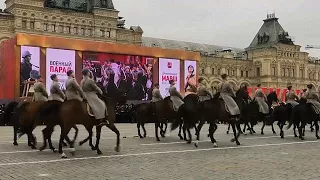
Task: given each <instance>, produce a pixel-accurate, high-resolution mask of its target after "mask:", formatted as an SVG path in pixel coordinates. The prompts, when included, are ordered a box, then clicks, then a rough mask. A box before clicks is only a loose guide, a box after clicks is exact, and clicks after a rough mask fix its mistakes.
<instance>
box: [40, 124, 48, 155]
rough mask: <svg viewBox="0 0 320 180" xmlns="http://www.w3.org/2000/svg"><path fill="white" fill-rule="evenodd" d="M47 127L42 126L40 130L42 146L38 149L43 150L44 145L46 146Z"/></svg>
mask: <svg viewBox="0 0 320 180" xmlns="http://www.w3.org/2000/svg"><path fill="white" fill-rule="evenodd" d="M47 131H48V127H46V128H44V129H43V130H42V135H43V145H42V147H41V148H40V149H39V150H40V151H43V150H44V149H45V148H46V147H47V139H48V133H47Z"/></svg>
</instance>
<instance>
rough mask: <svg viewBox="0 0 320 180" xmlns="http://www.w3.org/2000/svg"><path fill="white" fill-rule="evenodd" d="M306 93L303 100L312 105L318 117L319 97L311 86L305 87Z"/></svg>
mask: <svg viewBox="0 0 320 180" xmlns="http://www.w3.org/2000/svg"><path fill="white" fill-rule="evenodd" d="M307 88H308V90H307V92H306V93H305V98H306V99H307V103H310V104H312V105H313V107H314V110H315V112H316V113H317V114H318V115H319V114H320V103H319V96H318V94H317V92H316V91H315V89H314V88H313V85H312V84H308V85H307Z"/></svg>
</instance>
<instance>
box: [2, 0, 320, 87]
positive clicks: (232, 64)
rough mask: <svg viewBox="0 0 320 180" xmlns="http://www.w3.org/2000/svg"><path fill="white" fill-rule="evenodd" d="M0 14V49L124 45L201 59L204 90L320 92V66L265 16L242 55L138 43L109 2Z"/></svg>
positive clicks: (22, 5) (36, 1)
mask: <svg viewBox="0 0 320 180" xmlns="http://www.w3.org/2000/svg"><path fill="white" fill-rule="evenodd" d="M5 3H6V9H5V10H1V12H0V43H1V41H5V40H7V39H10V38H12V37H14V36H15V35H16V34H17V33H28V34H39V35H46V36H57V37H63V38H72V39H85V40H90V41H102V42H111V43H126V44H134V45H142V46H149V47H160V48H167V49H183V50H187V51H196V52H200V54H201V61H200V64H199V69H198V70H199V72H200V76H201V77H203V78H204V79H205V81H206V84H207V86H208V87H209V88H212V89H214V87H217V85H218V84H219V83H220V82H221V78H220V75H221V74H224V73H226V74H228V75H229V81H230V83H231V84H232V85H233V86H234V88H235V89H237V88H239V87H240V86H241V85H245V84H246V85H249V86H256V85H257V84H262V86H264V87H272V88H274V87H277V88H285V87H286V86H287V84H288V83H291V84H292V85H293V87H294V88H296V89H302V88H305V87H306V85H307V84H310V83H311V84H313V85H314V86H315V87H316V88H317V89H319V87H320V83H319V80H320V64H319V65H318V62H319V61H318V60H317V59H314V58H310V57H309V56H308V53H307V52H303V51H301V46H299V45H295V44H294V42H293V41H292V39H291V38H290V36H289V34H288V33H287V32H286V31H285V30H284V29H283V28H282V26H281V25H280V24H279V22H278V18H276V17H275V15H274V14H270V15H268V16H267V19H265V20H264V23H263V25H262V27H261V28H260V30H259V32H258V33H257V34H256V35H255V37H254V39H253V40H252V42H251V43H250V45H249V47H248V48H246V49H239V48H232V47H222V46H217V45H208V44H199V43H192V42H183V41H174V40H166V39H158V38H150V37H142V34H143V30H142V28H141V27H140V26H131V27H130V28H125V27H124V22H125V20H123V18H122V17H119V15H118V13H119V11H117V10H116V9H115V8H114V6H113V2H112V0H6V1H5Z"/></svg>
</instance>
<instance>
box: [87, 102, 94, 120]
mask: <svg viewBox="0 0 320 180" xmlns="http://www.w3.org/2000/svg"><path fill="white" fill-rule="evenodd" d="M86 106H87V112H88V114H89V116H91V117H94V114H93V111H92V108H91V107H90V105H89V103H86Z"/></svg>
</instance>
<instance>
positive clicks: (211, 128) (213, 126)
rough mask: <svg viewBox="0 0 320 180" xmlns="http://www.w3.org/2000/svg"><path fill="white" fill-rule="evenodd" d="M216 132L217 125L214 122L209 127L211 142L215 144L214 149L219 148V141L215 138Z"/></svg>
mask: <svg viewBox="0 0 320 180" xmlns="http://www.w3.org/2000/svg"><path fill="white" fill-rule="evenodd" d="M216 130H217V125H216V124H215V123H214V122H211V123H210V126H209V136H210V139H211V142H212V143H213V147H218V145H217V141H216V139H215V138H214V132H215V131H216Z"/></svg>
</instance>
